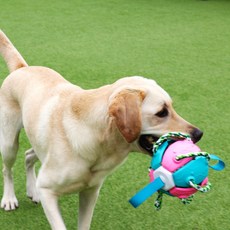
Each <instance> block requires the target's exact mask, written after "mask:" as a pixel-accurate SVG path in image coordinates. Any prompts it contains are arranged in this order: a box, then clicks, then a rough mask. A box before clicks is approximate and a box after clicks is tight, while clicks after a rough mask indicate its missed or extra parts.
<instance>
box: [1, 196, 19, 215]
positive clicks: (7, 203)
mask: <svg viewBox="0 0 230 230" xmlns="http://www.w3.org/2000/svg"><path fill="white" fill-rule="evenodd" d="M1 208H3V209H4V210H5V211H11V210H15V209H16V208H18V200H17V198H16V197H15V196H12V197H9V196H4V197H3V198H2V201H1Z"/></svg>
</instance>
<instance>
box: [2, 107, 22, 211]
mask: <svg viewBox="0 0 230 230" xmlns="http://www.w3.org/2000/svg"><path fill="white" fill-rule="evenodd" d="M6 107H7V106H6V104H5V105H3V104H2V103H0V147H1V153H2V161H3V179H4V191H3V198H2V200H1V208H4V209H5V210H6V211H9V210H14V209H16V208H17V207H18V201H17V198H16V196H15V193H14V183H13V172H12V167H13V165H14V162H15V160H16V156H17V151H18V137H19V132H20V129H21V127H22V122H21V115H20V113H19V111H18V110H14V111H12V110H10V109H7V108H6Z"/></svg>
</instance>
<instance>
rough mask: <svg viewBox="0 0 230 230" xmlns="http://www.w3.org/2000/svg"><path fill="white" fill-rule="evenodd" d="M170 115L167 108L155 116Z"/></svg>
mask: <svg viewBox="0 0 230 230" xmlns="http://www.w3.org/2000/svg"><path fill="white" fill-rule="evenodd" d="M168 113H169V112H168V110H167V109H166V108H163V109H162V110H161V111H160V112H158V113H156V114H155V115H156V116H157V117H167V116H168Z"/></svg>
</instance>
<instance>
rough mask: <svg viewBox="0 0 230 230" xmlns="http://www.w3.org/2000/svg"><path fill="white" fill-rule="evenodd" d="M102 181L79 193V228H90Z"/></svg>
mask: <svg viewBox="0 0 230 230" xmlns="http://www.w3.org/2000/svg"><path fill="white" fill-rule="evenodd" d="M101 186H102V183H101V184H99V185H97V186H95V187H92V188H89V189H86V190H83V191H81V192H80V193H79V215H78V229H79V230H88V229H90V224H91V220H92V216H93V210H94V207H95V204H96V201H97V198H98V195H99V192H100V188H101Z"/></svg>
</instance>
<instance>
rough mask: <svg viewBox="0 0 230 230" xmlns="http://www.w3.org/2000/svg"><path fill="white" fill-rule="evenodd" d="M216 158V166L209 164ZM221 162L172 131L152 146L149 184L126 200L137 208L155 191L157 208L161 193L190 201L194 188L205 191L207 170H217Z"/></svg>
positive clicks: (160, 202) (186, 136)
mask: <svg viewBox="0 0 230 230" xmlns="http://www.w3.org/2000/svg"><path fill="white" fill-rule="evenodd" d="M210 160H215V161H217V163H216V164H215V165H209V161H210ZM224 167H225V164H224V162H223V161H222V160H221V159H220V158H219V157H217V156H215V155H213V154H209V153H207V152H202V151H201V150H200V148H199V147H198V146H197V145H195V144H194V143H193V142H192V140H191V138H190V136H189V135H186V134H183V133H176V132H171V133H168V134H166V135H163V136H161V137H160V138H159V139H158V141H157V142H156V143H155V144H154V146H153V158H152V161H151V167H150V169H149V177H150V183H149V184H148V185H147V186H145V187H144V188H143V189H141V190H140V191H139V192H138V193H137V194H136V195H135V196H133V197H132V198H131V199H130V200H129V202H130V203H131V204H132V205H133V206H134V207H135V208H137V207H138V206H139V205H140V204H142V203H143V202H144V201H145V200H147V199H148V198H149V197H150V196H151V195H152V194H153V193H155V192H157V191H158V196H157V199H156V201H155V207H156V209H157V210H160V208H161V205H162V197H163V194H168V195H171V196H175V197H178V198H179V199H181V200H182V202H183V203H184V204H188V203H190V202H191V201H192V198H193V194H194V193H195V192H197V191H200V192H207V191H209V190H210V187H211V184H210V182H209V181H208V177H207V176H208V169H209V168H212V169H214V170H217V171H220V170H222V169H224Z"/></svg>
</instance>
